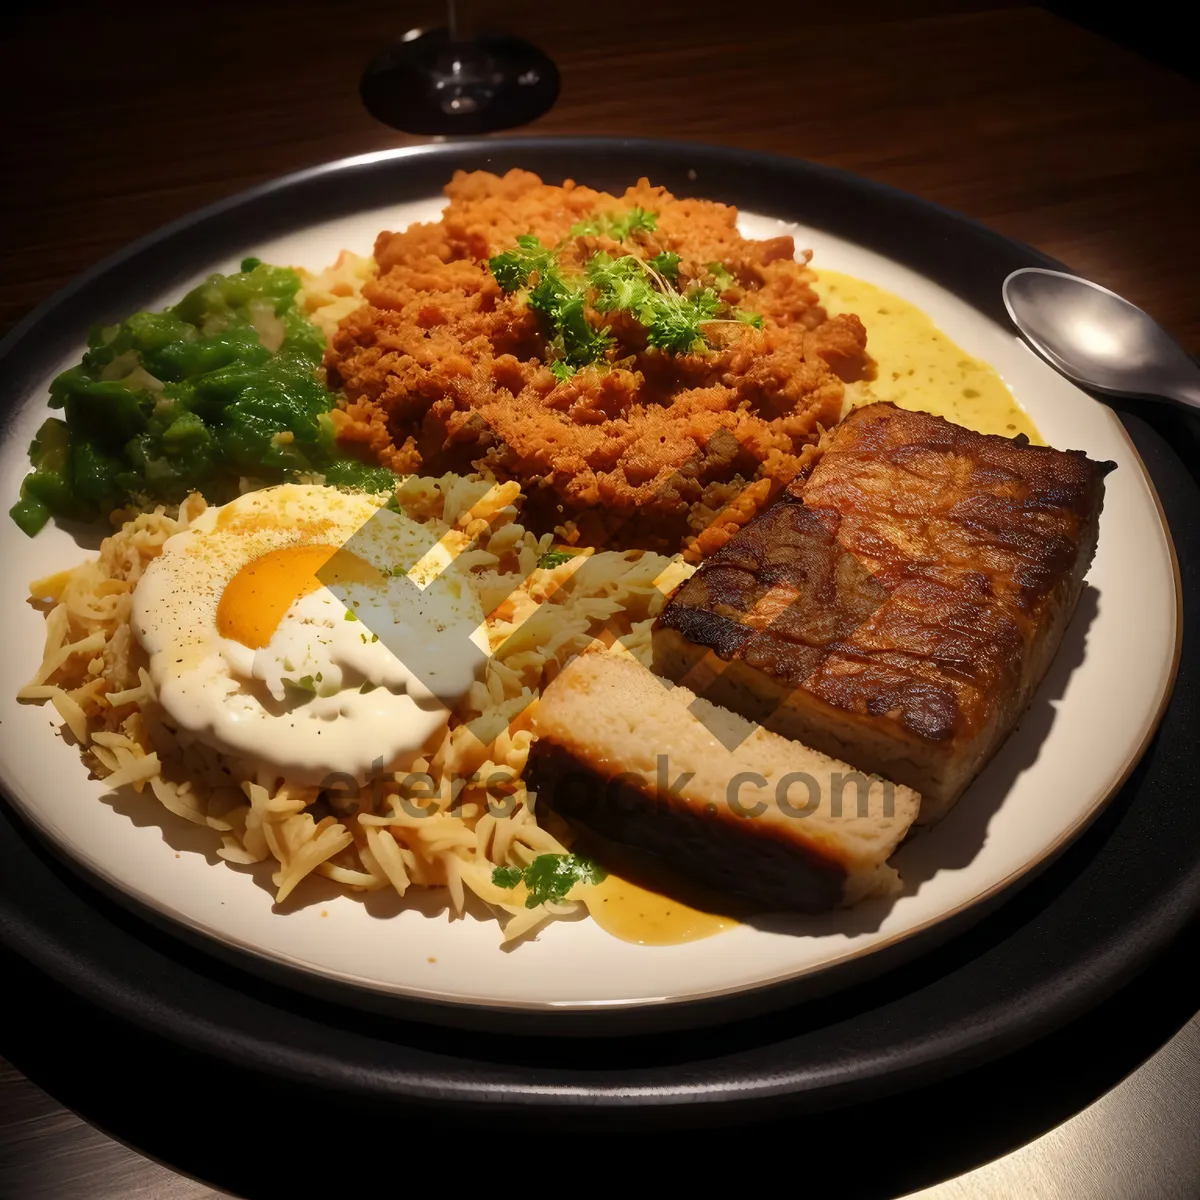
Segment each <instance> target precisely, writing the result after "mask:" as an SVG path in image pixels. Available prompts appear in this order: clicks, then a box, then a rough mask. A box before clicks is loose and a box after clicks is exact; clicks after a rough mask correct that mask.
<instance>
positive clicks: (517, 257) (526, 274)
mask: <svg viewBox="0 0 1200 1200" xmlns="http://www.w3.org/2000/svg"><path fill="white" fill-rule="evenodd" d="M556 262H557V256H556V255H555V253H554V251H553V250H552V249H551V248H550V247H548V246H543V245H542V243H541V242H539V241H538V240H537V238H535V237H534V236H533V235H532V234H524V235H522V236H521V237H519V238H517V245H516V249H514V250H506V251H505V252H504V253H503V254H497V255H496V257H495V258H492V259H489V260H488V266H489V267H490V268H491V272H492V274H493V275H494V276H495V277H496V282H497V283H498V284H499V285H500V286H501V287H502V288H503V289H504V290H505V291H506V292H515V291H517V289H518V288H523V287H525V286H527V285H528V283H529V278H530V276H531V275H533V274H535V273H538V274H540V273H541V272H543V271H545V270H546V268H547V267H550V266H553V265H554V264H555V263H556Z"/></svg>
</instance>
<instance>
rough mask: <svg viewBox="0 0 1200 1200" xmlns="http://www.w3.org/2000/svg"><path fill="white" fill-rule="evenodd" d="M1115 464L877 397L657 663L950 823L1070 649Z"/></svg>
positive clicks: (675, 629) (673, 618) (676, 599)
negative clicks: (916, 799)
mask: <svg viewBox="0 0 1200 1200" xmlns="http://www.w3.org/2000/svg"><path fill="white" fill-rule="evenodd" d="M1112 465H1113V464H1111V463H1096V462H1093V461H1091V460H1090V459H1088V458H1087V457H1086V456H1085V455H1084V454H1082V453H1081V452H1079V451H1061V450H1054V449H1051V448H1049V447H1044V446H1032V445H1029V444H1028V443H1027V442H1025V441H1024V440H1023V439H1014V440H1010V439H1008V438H1001V437H995V436H992V435H987V434H979V433H975V432H973V431H971V430H968V429H964V428H962V427H961V426H957V425H953V424H951V423H950V422H949V421H945V420H943V419H942V418H940V417H934V416H931V415H929V414H927V413H919V412H908V411H906V410H903V409H898V408H896V407H894V406H893V405H890V404H876V405H871V406H868V407H865V408H860V409H858V410H856V411H855V412H853V413H851V414H850V415H849V416H848V417H847V418H846V419H845V420H844V421H843V422H842V423H841V424H840V425H838V426H837V427H836V428H835V429H834V430H832V431H831V432H830V433H829V434H828V435H827V436H826V439H825V443H824V446H823V453H822V455H821V457H820V459H819V461H818V462H817V464H816V466H815V467H814V468H813V469H812V471H811V473H810V474H809V475H808V477H807V478H806V479H799V480H797V481H795V482H794V483H793V484H792V485H791V486H790V487H789V489H788V490H787V492H786V493H785V494H784V496H783V497H782V498H781V500H780V501H779V503H777V504H776V505H775V506H774V507H773V508H771V509H769V510H768V511H767V512H765V513H763V514H761V515H760V516H759V517H757V518H756V519H755V520H754V521H752V522H751V523H750V524H749V525H747V526H746V527H745V528H744V529H743V530H742V531H741V532H740V533H739V534H738V535H737V536H736V537H735V538H733V540H732V541H730V542H729V543H728V544H727V545H726V546H724V547H723V548H722V549H721V550H720V551H718V552H717V553H716V554H715V555H713V557H712V558H710V559H708V560H707V561H706V562H705V563H704V564H703V565H702V566H701V568H700V570H699V571H698V572H697V573H696V574H695V575H694V576H692V578H691V579H689V580H688V581H687V582H686V583H684V584H683V585H682V586H681V587H680V588H679V590H678V591H677V592H676V594H675V595H674V596H673V597H672V599H671V601H670V602H669V603H668V605H667V607H666V608H665V609H664V611H663V613H662V615H661V616H660V618H659V620H658V622H657V623H656V626H655V631H654V664H655V670H656V671H658V672H660V673H661V674H663V675H665V676H667V677H669V678H672V679H675V680H684V681H686V682H687V684H688V685H689V686H690V687H693V688H695V689H696V690H698V691H699V692H701V693H702V694H703V695H704V696H705V697H706V698H708V699H710V700H713V701H714V702H716V703H720V704H723V705H725V706H727V707H730V708H733V709H735V710H736V711H738V712H741V713H743V714H745V715H746V716H747V717H749V718H751V719H752V720H756V721H759V722H761V723H763V724H765V725H766V726H767V727H768V728H769V729H773V730H776V731H778V732H780V733H783V734H785V735H786V736H788V737H792V738H796V739H798V740H800V741H803V742H805V743H806V744H807V745H810V746H814V747H817V748H818V749H821V750H823V751H825V752H826V753H828V754H832V755H836V756H837V757H839V758H842V759H845V760H846V761H848V762H851V763H853V764H854V765H855V766H857V767H859V768H860V769H862V770H866V771H874V772H878V773H880V774H882V775H886V776H887V777H888V778H890V779H895V780H896V781H897V782H900V783H906V784H908V785H909V786H911V787H914V788H916V789H918V790H919V791H920V792H921V794H922V797H923V801H922V808H921V815H920V818H919V820H920V821H921V823H923V824H925V823H929V822H932V821H935V820H937V819H938V818H939V817H941V816H942V815H943V814H944V813H945V811H946V810H947V809H948V808H949V807H950V805H952V804H953V803H954V801H955V800H956V799H957V798H958V796H959V795H960V794H961V793H962V791H963V789H964V788H965V787H966V786H967V784H968V783H969V782H970V781H971V779H973V778H974V776H975V775H976V774H977V773H978V771H979V770H980V769H981V768H982V766H983V765H984V763H986V762H987V760H988V759H989V758H990V757H991V755H992V754H993V753H994V752H995V750H996V749H997V748H998V747H999V746H1000V744H1001V743H1002V742H1003V741H1004V739H1005V738H1006V737H1007V736H1008V734H1009V732H1010V731H1011V730H1012V728H1013V726H1014V725H1015V723H1016V721H1017V718H1018V717H1019V716H1020V714H1021V712H1022V711H1023V710H1024V709H1025V707H1026V706H1027V704H1028V703H1029V701H1030V699H1031V698H1032V696H1033V692H1034V690H1035V689H1036V687H1037V685H1038V683H1039V681H1040V680H1041V678H1042V676H1043V675H1044V674H1045V671H1046V668H1047V667H1048V666H1049V664H1050V661H1051V659H1052V658H1053V657H1054V654H1055V651H1056V650H1057V648H1058V644H1059V642H1060V640H1061V638H1062V634H1063V631H1064V629H1065V628H1066V626H1067V624H1068V622H1069V621H1070V618H1071V614H1072V612H1073V611H1074V609H1075V604H1076V602H1077V600H1078V598H1079V593H1080V590H1081V588H1082V585H1083V579H1084V576H1085V574H1086V573H1087V569H1088V566H1089V565H1090V563H1091V560H1092V556H1093V554H1094V552H1095V547H1096V536H1097V529H1098V522H1099V515H1100V509H1101V505H1102V503H1103V497H1104V476H1105V475H1106V474H1107V473H1108V471H1110V470H1111V469H1112Z"/></svg>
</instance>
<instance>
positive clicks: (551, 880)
mask: <svg viewBox="0 0 1200 1200" xmlns="http://www.w3.org/2000/svg"><path fill="white" fill-rule="evenodd" d="M607 876H608V872H607V871H605V870H604V868H603V867H600V866H598V865H597V864H596V863H594V862H592V861H591V859H587V858H580V857H579V856H578V855H577V854H539V855H538V856H537V858H535V859H534V860H533V862H531V863H530V864H529V866H527V867H526V868H525V869H524V870H523V871H522V870H521V868H520V867H496V868H494V869H493V871H492V882H493V883H494V884H495V885H496V886H497V887H502V888H515V887H516V886H517V884H519V883H524V884H525V887H526V890H527V892H528V895H526V897H525V907H526V908H537V906H538V905H539V904H546V903H553V902H554V901H557V900H563V899H565V898H566V895H567V893H568V892H569V891H570V890H571V889H572V888H573V887H574V886H575V885H576V884H578V883H600V882H602V881H603V880H604V879H606V878H607Z"/></svg>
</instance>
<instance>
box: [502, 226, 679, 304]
mask: <svg viewBox="0 0 1200 1200" xmlns="http://www.w3.org/2000/svg"><path fill="white" fill-rule="evenodd" d="M657 228H658V213H652V212H647V211H646V209H644V208H631V209H630V210H629V211H628V212H623V213H598V214H597V215H596V216H594V217H588V218H587V220H585V221H580V222H578V224H575V225H572V226H571V229H570V231H569V232H568V234H567V237H569V238H577V237H599V236H600V235H601V234H604V235H605V236H607V237H610V238H612V239H613V241H614V242H624V241H627V240H628V239H629V237H630V236H631V235H632V234H635V233H653V232H654V231H655V229H657ZM493 274H495V272H493ZM496 278H497V279H499V276H498V275H497V276H496ZM500 286H501V287H503V286H504V285H503V282H502V283H501V285H500Z"/></svg>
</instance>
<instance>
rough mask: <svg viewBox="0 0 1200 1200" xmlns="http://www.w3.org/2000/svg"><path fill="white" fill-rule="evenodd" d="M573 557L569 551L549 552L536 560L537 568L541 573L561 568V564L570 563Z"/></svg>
mask: <svg viewBox="0 0 1200 1200" xmlns="http://www.w3.org/2000/svg"><path fill="white" fill-rule="evenodd" d="M574 557H575V556H574V555H573V554H572V553H571V552H570V551H569V550H550V551H547V553H545V554H543V555H542V557H541V558H539V559H538V566H539V567H540V568H541V570H543V571H552V570H554V568H555V567H561V566H562V565H563V563H565V562H570V561H571V559H573V558H574Z"/></svg>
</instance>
